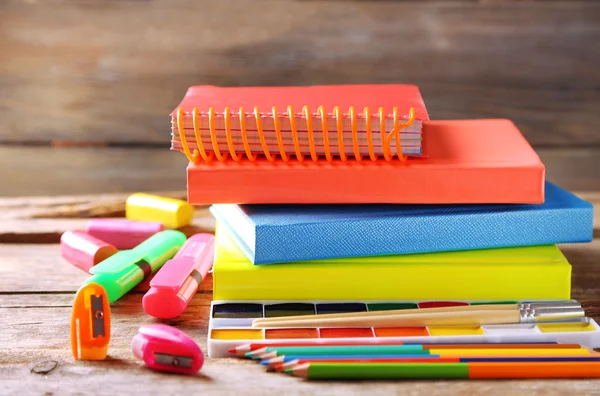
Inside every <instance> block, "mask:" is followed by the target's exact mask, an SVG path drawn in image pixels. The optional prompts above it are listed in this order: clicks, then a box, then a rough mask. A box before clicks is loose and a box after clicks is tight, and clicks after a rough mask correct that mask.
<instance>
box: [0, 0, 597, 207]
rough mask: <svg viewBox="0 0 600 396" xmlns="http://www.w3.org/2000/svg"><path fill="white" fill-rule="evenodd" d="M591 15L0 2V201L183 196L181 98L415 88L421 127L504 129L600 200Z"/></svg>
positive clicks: (500, 7) (576, 11)
mask: <svg viewBox="0 0 600 396" xmlns="http://www.w3.org/2000/svg"><path fill="white" fill-rule="evenodd" d="M599 21H600V4H599V3H598V2H595V1H562V2H561V1H558V2H557V1H537V2H534V1H291V0H277V1H267V0H236V1H224V0H220V1H204V0H188V1H184V0H129V1H125V0H124V1H110V2H107V1H101V0H87V1H47V2H35V1H4V2H2V3H0V48H1V49H2V55H0V171H1V172H2V173H3V178H4V181H5V182H4V183H3V185H2V187H0V195H2V196H17V195H48V194H50V195H53V194H79V193H99V192H122V191H124V192H129V191H137V190H170V189H183V188H185V174H184V168H185V159H184V157H183V155H181V154H178V153H173V152H170V151H169V150H168V147H169V125H170V124H169V116H168V114H169V112H170V111H171V110H172V109H173V108H175V107H176V106H177V104H178V103H179V100H180V99H181V97H182V96H183V94H184V93H185V90H186V89H187V87H188V86H190V85H194V84H214V85H224V86H239V85H309V84H338V83H414V84H418V85H419V86H420V87H421V90H422V93H423V96H424V98H425V101H426V104H427V106H428V109H429V111H430V115H431V117H432V118H437V119H444V118H445V119H456V118H485V117H506V118H510V119H512V120H513V121H514V122H515V123H516V124H517V125H518V126H519V128H521V130H522V131H523V133H524V134H525V136H526V138H527V139H528V140H529V142H530V143H531V144H532V145H533V146H534V147H535V148H536V150H537V151H538V153H539V154H540V156H541V157H542V160H543V161H544V162H545V163H546V165H547V167H548V178H549V179H550V180H553V181H556V182H558V183H560V184H561V185H563V186H565V187H567V188H570V189H577V190H593V189H596V190H598V189H600V176H599V175H598V172H597V170H598V169H600V132H598V127H599V126H600V111H599V110H600V67H599V66H600V23H599Z"/></svg>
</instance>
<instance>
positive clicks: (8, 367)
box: [0, 241, 600, 396]
mask: <svg viewBox="0 0 600 396" xmlns="http://www.w3.org/2000/svg"><path fill="white" fill-rule="evenodd" d="M583 246H584V245H569V246H568V249H567V250H570V253H569V255H570V256H571V257H572V259H573V260H574V261H573V264H574V266H575V269H574V273H577V272H579V273H580V274H581V275H582V276H579V277H577V278H575V277H574V283H575V284H576V285H577V286H576V287H574V296H578V297H579V298H581V299H582V300H584V302H585V306H586V308H587V309H588V312H592V313H593V315H594V317H596V319H598V316H600V300H599V299H596V300H593V299H590V298H591V297H593V296H598V295H599V294H598V286H597V285H598V283H599V282H598V279H597V278H593V279H590V278H589V277H586V276H584V274H586V273H587V274H589V273H598V263H599V262H600V261H599V260H598V259H597V258H598V255H600V241H595V242H594V243H592V244H588V245H585V249H587V250H585V251H581V250H580V249H581V248H582V247H583ZM57 252H58V247H57V246H55V245H45V246H34V247H32V246H29V245H28V246H22V245H0V262H2V266H0V269H2V270H3V271H4V272H3V273H2V274H1V275H2V276H0V322H1V323H2V324H3V333H2V337H0V394H3V395H5V394H6V395H13V394H15V395H20V394H23V393H24V392H27V393H28V394H31V393H33V394H48V393H53V394H54V393H56V394H61V395H62V394H81V393H83V394H87V393H89V392H90V390H91V389H94V390H95V392H99V393H102V394H105V393H106V394H108V393H123V392H134V393H142V392H143V393H149V394H156V393H166V394H181V393H189V392H192V391H197V389H202V393H203V394H206V395H217V394H234V393H240V392H243V394H244V395H246V394H248V395H254V394H256V395H264V394H270V393H272V394H281V393H282V392H285V393H286V394H315V393H320V394H323V393H326V394H328V395H353V394H370V395H380V394H381V395H387V394H401V393H402V394H405V393H408V394H411V395H429V396H437V395H464V394H469V395H470V394H473V395H483V394H486V395H489V396H495V395H505V394H508V393H510V394H517V393H519V394H528V395H529V394H531V395H544V396H546V395H562V394H565V393H570V394H574V395H576V394H593V393H594V392H595V391H596V390H597V389H598V385H599V384H600V381H599V380H556V381H536V380H526V381H510V380H507V381H502V382H501V384H500V383H499V382H498V381H469V380H467V381H397V382H394V381H378V382H376V383H373V382H369V381H363V382H349V381H346V382H344V381H333V382H308V381H302V380H298V379H296V378H292V377H288V376H285V375H280V374H268V373H265V372H264V369H263V368H262V367H258V365H256V364H255V363H252V362H248V361H240V360H238V359H207V360H206V361H205V363H204V367H203V368H202V370H201V371H200V372H199V373H198V374H197V375H195V376H175V375H167V374H163V373H158V372H154V371H151V370H149V369H147V368H146V367H144V366H143V365H142V364H141V363H140V361H138V360H136V359H135V358H134V357H133V355H132V354H131V351H130V343H131V338H132V337H133V336H134V335H135V333H136V332H137V329H138V327H139V326H141V325H143V324H148V323H157V322H158V321H157V320H155V319H153V318H151V317H149V316H148V315H146V314H145V313H144V312H143V311H142V309H141V298H142V294H141V292H136V293H129V294H128V295H126V296H125V297H123V298H122V299H120V300H119V301H117V302H116V303H114V304H113V305H111V315H112V322H111V325H112V332H111V343H110V349H109V356H108V358H107V360H105V361H101V362H83V361H74V360H73V358H72V356H71V353H70V347H69V317H70V314H71V303H72V300H73V295H74V291H75V290H76V289H77V287H78V285H79V284H80V282H81V281H82V280H83V279H85V274H84V273H83V272H82V271H80V270H79V269H77V268H75V267H73V266H71V265H69V264H66V263H60V262H58V261H55V256H56V254H57ZM577 252H580V253H577ZM24 268H26V269H27V271H28V272H29V273H35V274H36V276H34V277H32V276H23V269H24ZM203 284H204V283H203ZM59 289H62V290H59ZM35 290H38V292H37V293H36V292H35ZM594 298H596V297H594ZM211 299H212V294H211V292H210V290H208V289H203V290H202V291H201V292H199V293H198V294H196V296H195V297H194V298H193V300H192V302H191V304H190V306H189V308H188V309H187V310H186V312H185V313H184V314H183V315H182V316H181V317H179V318H177V319H176V320H171V321H164V322H163V323H167V324H171V325H174V326H177V327H178V328H179V329H181V330H183V331H185V332H186V333H187V334H189V335H190V336H191V337H193V338H194V339H195V340H196V341H197V342H198V344H199V345H200V347H201V348H202V349H203V350H206V336H207V325H208V322H207V317H208V312H209V309H210V301H211ZM48 368H50V369H51V370H50V371H49V372H47V373H45V370H48ZM38 372H41V374H38ZM265 387H267V389H268V391H265Z"/></svg>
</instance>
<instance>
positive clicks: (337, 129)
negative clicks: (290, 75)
mask: <svg viewBox="0 0 600 396" xmlns="http://www.w3.org/2000/svg"><path fill="white" fill-rule="evenodd" d="M428 119H429V117H428V115H427V110H426V108H425V104H424V103H423V98H422V97H421V93H420V91H419V88H418V87H417V86H415V85H321V86H300V87H230V88H227V87H215V86H193V87H190V88H189V89H188V91H187V93H186V95H185V97H184V98H183V100H182V102H181V103H180V105H179V106H178V107H177V109H176V110H174V111H173V112H172V113H171V149H173V150H180V151H184V152H186V153H188V154H189V156H190V160H192V161H193V162H199V161H208V160H213V159H216V160H219V161H222V160H230V161H238V160H240V159H241V158H244V157H245V158H248V159H250V160H254V159H255V158H257V157H264V158H266V159H267V160H269V161H284V162H285V161H289V160H296V161H302V160H304V159H305V158H310V159H312V160H313V161H316V160H318V159H319V158H321V157H322V158H325V159H328V160H332V159H333V158H341V159H343V160H345V159H346V158H348V157H352V158H358V157H360V156H368V157H369V158H371V159H372V160H375V159H376V158H377V157H378V156H383V157H385V158H387V159H391V158H393V157H394V156H400V157H402V156H405V155H410V156H421V155H422V154H423V147H422V134H421V131H422V122H423V121H426V120H428ZM398 153H400V155H398Z"/></svg>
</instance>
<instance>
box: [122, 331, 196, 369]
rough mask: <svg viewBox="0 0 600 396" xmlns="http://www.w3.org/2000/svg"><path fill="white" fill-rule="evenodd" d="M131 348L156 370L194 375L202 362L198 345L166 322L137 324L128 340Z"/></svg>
mask: <svg viewBox="0 0 600 396" xmlns="http://www.w3.org/2000/svg"><path fill="white" fill-rule="evenodd" d="M131 351H132V352H133V354H134V355H135V356H136V357H137V358H138V359H141V360H143V361H144V363H145V364H146V365H147V366H148V367H150V368H152V369H154V370H158V371H167V372H171V373H181V374H194V373H195V372H197V371H198V370H200V368H201V367H202V364H203V363H204V355H203V354H202V351H201V350H200V347H199V346H198V344H196V342H194V340H192V339H191V338H190V337H189V336H188V335H187V334H185V333H184V332H182V331H181V330H178V329H176V328H175V327H172V326H168V325H165V324H150V325H144V326H142V327H140V328H139V330H138V334H136V335H135V336H134V337H133V339H132V340H131Z"/></svg>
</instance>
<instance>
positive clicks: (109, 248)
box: [60, 230, 118, 272]
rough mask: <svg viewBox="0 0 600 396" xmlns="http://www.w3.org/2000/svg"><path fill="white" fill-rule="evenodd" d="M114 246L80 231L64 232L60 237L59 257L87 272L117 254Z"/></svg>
mask: <svg viewBox="0 0 600 396" xmlns="http://www.w3.org/2000/svg"><path fill="white" fill-rule="evenodd" d="M117 252H118V250H117V248H116V247H115V246H113V245H111V244H109V243H106V242H105V241H103V240H100V239H97V238H94V237H93V236H92V235H90V234H88V233H86V232H84V231H80V230H74V231H66V232H65V233H63V234H62V235H61V237H60V253H61V256H62V257H63V258H64V259H65V260H67V261H68V262H69V263H71V264H73V265H75V266H77V267H79V268H81V269H82V270H84V271H87V272H89V271H90V270H91V268H92V267H93V266H94V265H96V264H98V263H100V262H102V261H104V260H106V259H107V258H109V257H110V256H112V255H114V254H115V253H117Z"/></svg>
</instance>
